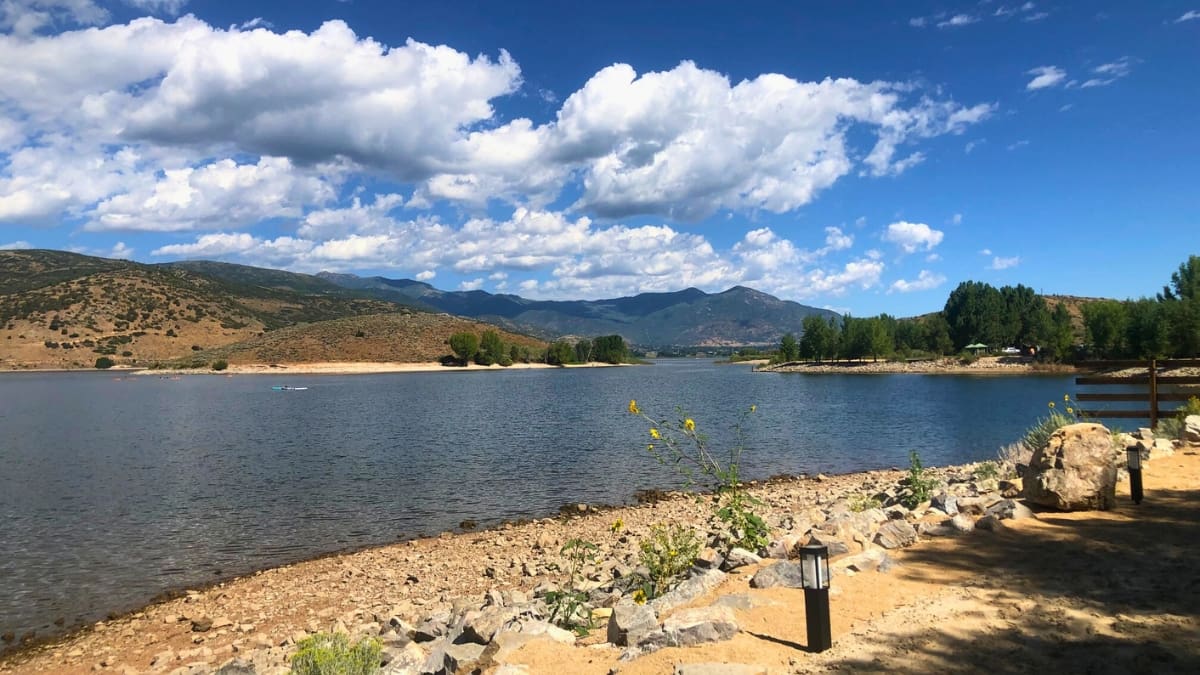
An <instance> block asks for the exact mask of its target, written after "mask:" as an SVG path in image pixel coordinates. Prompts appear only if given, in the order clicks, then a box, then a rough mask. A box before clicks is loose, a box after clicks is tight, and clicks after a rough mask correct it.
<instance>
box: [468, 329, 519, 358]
mask: <svg viewBox="0 0 1200 675" xmlns="http://www.w3.org/2000/svg"><path fill="white" fill-rule="evenodd" d="M504 357H505V353H504V341H503V340H501V339H500V334H499V333H497V332H496V331H494V330H485V331H483V336H482V337H481V338H480V340H479V353H478V354H477V355H476V356H475V361H476V362H477V363H479V364H480V365H483V366H490V365H492V364H493V363H499V362H500V359H502V358H504ZM509 365H511V363H510V364H509Z"/></svg>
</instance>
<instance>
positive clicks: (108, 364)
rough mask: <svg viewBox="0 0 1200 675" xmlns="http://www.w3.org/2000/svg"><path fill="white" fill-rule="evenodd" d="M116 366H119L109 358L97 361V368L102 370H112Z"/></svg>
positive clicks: (103, 357)
mask: <svg viewBox="0 0 1200 675" xmlns="http://www.w3.org/2000/svg"><path fill="white" fill-rule="evenodd" d="M115 365H117V364H116V363H114V362H113V360H112V359H110V358H108V357H107V356H101V357H100V358H98V359H96V367H97V368H100V369H105V368H112V367H113V366H115Z"/></svg>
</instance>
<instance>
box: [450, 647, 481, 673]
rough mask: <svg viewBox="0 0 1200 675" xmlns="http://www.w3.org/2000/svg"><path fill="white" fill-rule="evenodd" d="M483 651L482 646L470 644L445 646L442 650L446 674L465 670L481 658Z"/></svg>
mask: <svg viewBox="0 0 1200 675" xmlns="http://www.w3.org/2000/svg"><path fill="white" fill-rule="evenodd" d="M483 650H484V646H483V645H477V644H473V643H470V642H466V643H463V644H451V645H447V646H446V647H445V649H444V650H443V654H444V661H443V663H444V664H445V668H446V672H447V673H457V672H459V671H461V670H464V669H466V668H467V667H468V666H470V665H471V664H473V663H475V662H476V661H478V660H479V657H481V656H483Z"/></svg>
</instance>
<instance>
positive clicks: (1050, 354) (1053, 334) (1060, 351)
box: [1041, 302, 1075, 361]
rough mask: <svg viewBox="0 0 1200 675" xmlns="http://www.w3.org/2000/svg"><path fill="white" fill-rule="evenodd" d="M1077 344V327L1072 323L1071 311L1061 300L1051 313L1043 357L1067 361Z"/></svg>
mask: <svg viewBox="0 0 1200 675" xmlns="http://www.w3.org/2000/svg"><path fill="white" fill-rule="evenodd" d="M1074 346H1075V327H1074V326H1072V325H1071V313H1070V312H1068V311H1067V306H1066V305H1064V304H1062V303H1061V302H1060V303H1059V304H1057V305H1055V306H1054V311H1053V312H1052V313H1051V314H1050V334H1049V339H1047V340H1046V341H1045V342H1043V343H1042V351H1041V357H1042V358H1049V359H1051V360H1053V361H1067V360H1069V359H1070V358H1071V356H1072V347H1074Z"/></svg>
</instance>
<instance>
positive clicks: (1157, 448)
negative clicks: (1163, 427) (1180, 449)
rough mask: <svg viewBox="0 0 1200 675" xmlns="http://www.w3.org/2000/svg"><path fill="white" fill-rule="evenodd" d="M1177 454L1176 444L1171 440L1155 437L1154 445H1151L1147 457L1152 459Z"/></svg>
mask: <svg viewBox="0 0 1200 675" xmlns="http://www.w3.org/2000/svg"><path fill="white" fill-rule="evenodd" d="M1174 454H1175V446H1174V444H1172V443H1171V441H1169V440H1167V439H1165V438H1156V439H1154V445H1152V446H1151V447H1150V456H1149V457H1148V458H1147V459H1149V460H1151V461H1153V460H1156V459H1159V458H1161V457H1170V456H1171V455H1174Z"/></svg>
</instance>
